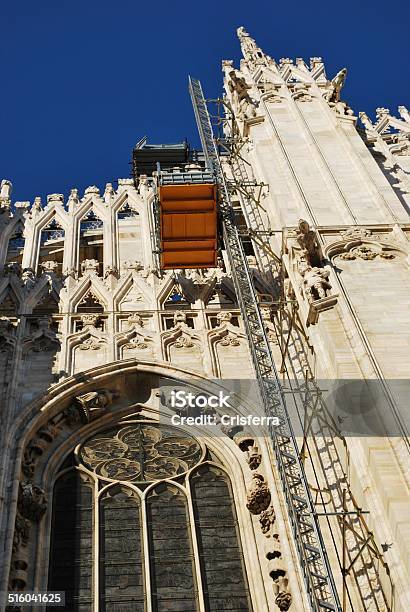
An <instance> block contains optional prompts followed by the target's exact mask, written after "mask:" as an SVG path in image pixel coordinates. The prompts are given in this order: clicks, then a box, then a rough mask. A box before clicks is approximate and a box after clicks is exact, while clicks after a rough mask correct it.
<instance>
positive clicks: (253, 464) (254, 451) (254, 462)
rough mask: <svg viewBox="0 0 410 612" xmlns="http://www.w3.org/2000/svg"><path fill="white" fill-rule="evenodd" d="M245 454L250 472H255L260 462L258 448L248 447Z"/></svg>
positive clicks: (260, 457)
mask: <svg viewBox="0 0 410 612" xmlns="http://www.w3.org/2000/svg"><path fill="white" fill-rule="evenodd" d="M246 454H247V459H246V460H247V462H248V465H249V467H250V469H251V470H256V469H257V468H258V467H259V466H260V464H261V461H262V455H261V454H260V452H259V448H258V447H257V446H250V447H249V448H248V450H247V451H246Z"/></svg>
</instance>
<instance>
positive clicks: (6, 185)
mask: <svg viewBox="0 0 410 612" xmlns="http://www.w3.org/2000/svg"><path fill="white" fill-rule="evenodd" d="M12 189H13V184H12V183H11V181H8V180H7V179H3V180H2V181H1V187H0V201H3V200H10V198H11V192H12Z"/></svg>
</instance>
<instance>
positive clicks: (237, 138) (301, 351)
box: [190, 80, 394, 612]
mask: <svg viewBox="0 0 410 612" xmlns="http://www.w3.org/2000/svg"><path fill="white" fill-rule="evenodd" d="M190 91H191V97H192V99H193V104H194V110H195V115H196V117H197V122H198V127H199V131H200V134H201V140H202V144H203V146H204V150H205V148H210V149H211V151H212V153H213V154H214V155H215V156H216V157H217V153H218V152H216V154H215V153H214V149H215V144H214V149H212V147H211V146H210V144H209V142H208V140H210V137H211V135H210V131H211V130H210V127H209V125H208V123H207V118H206V114H207V108H206V104H205V101H204V99H203V95H202V90H201V87H200V84H199V83H198V82H197V81H194V80H191V81H190ZM214 102H217V103H218V107H219V108H218V114H217V115H216V118H217V122H218V124H219V126H218V127H219V128H220V127H221V125H222V127H223V135H222V138H220V139H218V141H217V142H218V145H219V146H220V147H221V148H222V149H223V150H224V153H225V155H224V157H223V166H224V167H223V169H222V170H221V163H220V160H218V159H217V160H216V161H215V160H214V159H213V158H212V156H210V157H211V159H209V160H208V162H209V163H213V164H214V167H215V166H216V167H217V169H219V171H220V172H221V174H222V181H225V185H226V191H229V193H226V194H225V197H226V199H225V201H224V202H223V203H222V208H223V210H222V214H223V215H224V219H225V217H227V216H229V210H226V208H229V195H235V197H238V198H239V200H240V203H241V207H242V212H243V217H244V219H245V223H246V232H247V236H248V238H249V239H250V240H251V241H252V244H253V249H254V253H255V260H256V262H257V266H258V269H259V273H260V274H261V275H262V276H264V277H265V278H266V279H267V281H268V284H269V282H270V281H272V279H273V280H274V282H273V283H270V286H271V288H272V292H271V299H272V313H273V316H272V319H273V323H274V325H275V330H276V336H277V342H278V345H279V348H280V353H281V365H280V369H279V372H280V374H281V375H282V378H281V380H280V379H279V376H278V374H277V372H276V370H275V367H274V364H272V365H270V364H268V369H267V370H266V371H265V372H264V373H263V372H262V374H263V375H265V376H267V377H268V378H269V379H271V378H272V376H273V377H275V378H276V381H275V383H274V384H273V385H272V387H274V388H275V391H276V393H277V396H276V401H275V402H273V404H272V403H271V402H269V398H268V401H266V395H264V394H263V393H262V397H263V398H264V401H265V407H266V410H267V412H271V411H273V412H275V413H276V414H280V415H281V417H282V418H283V417H284V418H285V420H286V403H285V400H284V396H286V401H288V402H293V403H294V404H295V409H296V412H297V414H298V417H299V423H300V427H301V430H302V431H303V435H302V441H301V445H300V448H298V446H297V445H296V443H295V442H294V443H293V444H292V449H291V450H292V452H293V456H292V459H288V457H289V455H288V450H289V449H288V448H286V450H285V449H284V446H283V444H282V441H283V439H284V438H285V439H286V434H285V435H284V431H283V430H282V431H280V432H277V433H276V439H275V432H272V435H273V443H274V447H275V450H276V456H277V460H278V469H279V472H280V475H281V478H282V483H283V487H284V491H285V497H286V498H287V502H288V507H289V510H290V519H291V523H292V526H294V525H293V521H294V520H295V518H296V520H298V521H301V529H302V530H304V529H305V518H306V516H305V515H302V516H301V515H298V513H296V516H295V512H294V507H293V504H292V500H290V499H289V492H291V491H292V487H293V482H294V481H293V476H294V474H291V475H290V474H289V473H288V472H287V471H286V470H285V469H284V463H285V465H286V463H287V462H288V461H290V462H291V463H293V462H294V461H295V455H297V456H298V459H299V461H300V464H299V465H298V466H297V467H298V470H299V478H301V480H303V489H304V490H305V491H306V492H307V495H306V497H305V498H304V502H303V503H304V504H306V506H305V508H308V509H309V510H308V513H309V520H310V523H311V524H315V525H316V528H317V531H316V533H317V537H318V540H317V542H318V547H319V548H320V554H321V559H323V563H324V568H325V571H326V569H327V571H328V575H327V576H326V578H327V580H328V583H327V588H328V593H329V594H330V596H329V600H330V599H331V597H332V596H333V601H332V602H331V603H330V604H329V605H330V606H333V608H332V607H325V606H324V605H322V602H321V601H320V600H319V601H318V599H317V594H318V590H315V589H312V588H311V584H312V579H311V578H310V577H309V576H307V572H309V571H311V572H312V573H314V570H313V569H312V568H311V567H310V566H309V565H306V561H305V560H306V555H305V554H304V551H303V550H300V547H298V545H297V547H298V551H299V556H300V561H301V567H302V573H303V575H304V576H305V579H306V586H307V589H308V593H309V596H310V600H311V603H312V608H313V609H314V610H316V609H337V610H342V611H343V612H346V611H347V610H351V611H352V612H356V611H357V607H356V605H355V602H357V599H358V600H359V601H360V603H361V606H362V610H365V611H368V610H371V611H374V612H390V611H392V610H393V606H394V588H393V584H392V581H391V577H390V572H389V568H388V565H387V563H386V562H385V561H384V559H383V555H382V553H381V552H380V550H379V548H378V545H377V543H376V541H375V538H374V535H373V533H372V532H371V530H370V528H369V526H368V524H367V522H366V520H365V515H366V514H368V512H366V511H364V510H362V509H361V508H360V507H359V506H358V504H357V502H356V500H355V497H354V495H353V492H352V490H351V486H350V483H349V468H350V464H349V451H348V446H347V442H346V440H345V438H344V437H343V435H342V433H341V431H340V427H339V425H338V423H336V422H335V420H334V418H333V416H332V415H331V413H330V411H329V410H328V407H327V405H326V402H325V399H324V397H323V393H322V391H321V389H320V387H319V385H318V383H317V381H316V380H315V377H314V371H313V368H312V367H311V365H310V360H309V356H311V355H312V354H313V352H314V351H313V347H312V346H311V345H310V343H309V338H308V337H307V335H306V333H305V331H304V326H303V323H302V321H301V320H300V316H299V312H298V306H297V301H296V299H294V296H292V295H289V291H288V290H287V287H286V283H285V278H286V270H285V267H284V264H283V254H284V251H285V249H286V236H285V233H284V232H283V231H282V232H281V233H282V237H281V241H280V242H281V249H280V250H281V253H280V255H277V254H276V253H275V252H274V250H273V249H272V247H271V244H270V236H271V234H272V232H271V231H269V228H267V227H266V223H265V222H264V218H263V215H262V212H264V210H263V207H262V204H261V193H262V189H263V188H264V187H265V186H264V185H263V184H261V183H258V182H257V181H256V180H255V178H254V177H253V175H252V174H251V172H250V169H251V167H250V164H249V162H247V160H246V159H245V157H244V154H243V149H244V145H245V143H246V141H247V139H246V138H243V137H242V136H241V134H240V131H239V129H238V126H237V124H236V121H235V115H234V112H233V111H232V108H231V107H230V106H229V104H228V102H227V101H226V100H216V101H214ZM221 107H223V111H224V112H223V113H222V114H221V112H220V108H221ZM208 122H209V115H208ZM209 123H210V122H209ZM224 207H225V209H224ZM225 226H226V222H225ZM228 226H229V221H228ZM228 229H230V228H228ZM243 234H244V230H242V235H243ZM224 237H225V248H227V251H229V248H230V245H231V243H233V250H234V251H235V249H237V246H236V245H235V242H236V241H237V240H239V239H240V237H239V236H235V235H234V232H232V230H231V231H230V234H229V233H228V231H225V234H224ZM234 255H236V253H235V252H234ZM231 259H232V255H230V260H231ZM236 265H237V262H236V261H234V262H233V264H231V267H232V269H233V270H235V269H237V268H236ZM243 267H244V268H246V261H245V262H244V263H243ZM247 276H248V278H249V280H250V281H251V280H252V277H251V275H249V274H248V275H247ZM234 281H235V287H236V291H237V293H238V301H239V303H240V306H241V310H242V314H243V317H244V321H245V323H246V320H247V317H248V307H247V306H248V305H247V304H243V299H241V293H242V291H243V285H244V283H243V279H242V278H239V279H238V278H237V279H235V278H234ZM245 284H246V283H245ZM245 290H246V292H248V293H249V288H247V287H245ZM253 292H254V294H255V295H254V296H253V299H254V304H255V305H257V302H258V300H257V295H256V291H255V289H254V288H253ZM241 302H242V304H241ZM256 307H257V306H256ZM261 331H262V332H263V333H264V334H265V337H264V344H265V347H264V348H265V350H266V349H268V351H269V342H268V341H267V339H266V330H265V329H262V330H258V332H257V336H259V338H260V337H261ZM252 332H253V330H252V329H250V330H249V329H247V335H248V340H249V344H250V347H251V352H252V356H253V358H254V365H255V370H256V373H257V375H258V377H259V376H260V375H261V371H260V366H259V361H258V359H259V356H258V354H256V353H255V350H254V349H253V344H254V342H255V335H254V334H253V333H252ZM256 342H258V338H256ZM266 344H267V346H266ZM270 359H271V354H270V351H269V359H268V361H269V360H270ZM264 363H265V362H264ZM262 386H263V385H262ZM268 388H269V385H268ZM279 396H281V398H282V399H281V401H282V403H283V405H280V401H279V400H278V397H279ZM287 426H288V428H289V429H288V431H290V432H292V424H291V423H288V424H287ZM278 438H279V439H278ZM284 451H285V452H284ZM283 455H284V456H285V459H284V461H283ZM307 464H309V465H307ZM293 465H294V464H293ZM305 468H306V469H305ZM306 473H308V474H309V475H311V478H309V480H308V478H307V477H306ZM312 493H313V495H314V499H313V501H312V498H311V497H310V496H311V494H312ZM321 521H324V522H325V525H324V526H325V528H326V529H327V532H328V535H329V538H330V540H331V541H332V543H333V547H334V549H335V554H336V557H337V560H338V564H339V568H340V572H341V579H342V580H341V582H342V588H341V593H340V599H339V595H338V593H337V592H336V589H335V586H334V581H333V578H332V576H331V573H330V570H329V569H328V566H327V554H326V550H325V547H324V544H323V538H322V535H321V529H320V522H321ZM294 534H295V537H296V538H297V534H298V529H294ZM303 544H304V547H306V548H307V550H309V547H308V545H307V542H306V541H304V542H303ZM349 578H350V579H351V580H348V579H349ZM352 587H353V589H352Z"/></svg>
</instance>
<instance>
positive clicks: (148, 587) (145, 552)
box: [141, 495, 152, 612]
mask: <svg viewBox="0 0 410 612" xmlns="http://www.w3.org/2000/svg"><path fill="white" fill-rule="evenodd" d="M141 525H142V530H141V531H142V550H143V558H144V581H145V598H146V610H147V612H151V611H152V593H151V567H150V562H149V560H150V554H149V538H148V521H147V506H146V495H144V498H143V499H142V500H141Z"/></svg>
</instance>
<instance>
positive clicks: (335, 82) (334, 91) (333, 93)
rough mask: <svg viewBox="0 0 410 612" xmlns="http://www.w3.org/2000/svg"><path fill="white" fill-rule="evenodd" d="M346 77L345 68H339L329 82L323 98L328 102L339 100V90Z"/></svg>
mask: <svg viewBox="0 0 410 612" xmlns="http://www.w3.org/2000/svg"><path fill="white" fill-rule="evenodd" d="M346 77H347V68H342V70H339V72H338V73H337V75H336V76H335V77H334V78H333V79H332V80H331V82H330V83H329V89H328V91H327V92H326V94H325V98H326V100H327V101H328V102H339V100H340V92H341V90H342V87H343V85H344V84H345V81H346Z"/></svg>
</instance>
